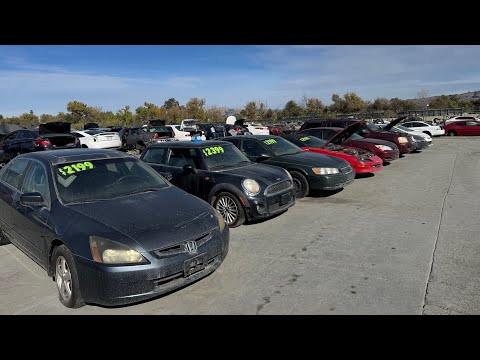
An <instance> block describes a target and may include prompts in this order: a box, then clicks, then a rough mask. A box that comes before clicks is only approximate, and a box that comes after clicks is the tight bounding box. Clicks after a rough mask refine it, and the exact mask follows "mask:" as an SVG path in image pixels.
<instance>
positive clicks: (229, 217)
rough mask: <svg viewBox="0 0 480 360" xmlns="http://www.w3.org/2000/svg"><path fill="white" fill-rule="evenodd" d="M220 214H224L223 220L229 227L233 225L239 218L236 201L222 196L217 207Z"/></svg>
mask: <svg viewBox="0 0 480 360" xmlns="http://www.w3.org/2000/svg"><path fill="white" fill-rule="evenodd" d="M215 208H216V209H217V210H218V211H219V212H220V214H222V216H223V218H224V219H225V222H226V223H227V225H231V224H233V223H234V222H235V221H236V220H237V217H238V208H237V204H235V201H233V199H232V198H230V197H227V196H222V197H221V198H220V199H218V201H217V206H216V207H215Z"/></svg>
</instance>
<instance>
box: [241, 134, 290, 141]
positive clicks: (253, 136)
mask: <svg viewBox="0 0 480 360" xmlns="http://www.w3.org/2000/svg"><path fill="white" fill-rule="evenodd" d="M235 138H237V139H256V140H265V139H271V138H281V136H276V135H241V136H235Z"/></svg>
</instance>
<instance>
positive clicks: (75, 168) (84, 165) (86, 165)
mask: <svg viewBox="0 0 480 360" xmlns="http://www.w3.org/2000/svg"><path fill="white" fill-rule="evenodd" d="M93 167H94V166H93V164H92V163H91V162H90V161H84V162H79V163H75V164H70V165H65V166H62V167H59V168H58V172H59V173H60V174H62V175H63V176H67V175H72V174H75V173H76V172H80V171H85V170H91V169H93Z"/></svg>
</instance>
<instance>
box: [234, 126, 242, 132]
mask: <svg viewBox="0 0 480 360" xmlns="http://www.w3.org/2000/svg"><path fill="white" fill-rule="evenodd" d="M233 130H235V131H237V132H238V131H241V130H242V129H241V128H239V127H236V128H234V129H233Z"/></svg>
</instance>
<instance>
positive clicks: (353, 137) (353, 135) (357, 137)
mask: <svg viewBox="0 0 480 360" xmlns="http://www.w3.org/2000/svg"><path fill="white" fill-rule="evenodd" d="M350 140H363V137H362V136H360V135H358V134H356V133H355V134H352V136H350Z"/></svg>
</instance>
